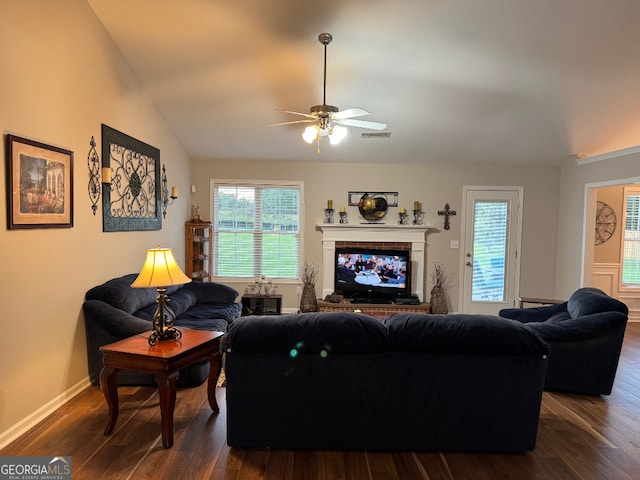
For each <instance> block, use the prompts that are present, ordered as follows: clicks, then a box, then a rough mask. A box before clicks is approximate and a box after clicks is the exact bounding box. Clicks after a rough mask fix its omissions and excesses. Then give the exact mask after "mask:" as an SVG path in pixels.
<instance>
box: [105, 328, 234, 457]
mask: <svg viewBox="0 0 640 480" xmlns="http://www.w3.org/2000/svg"><path fill="white" fill-rule="evenodd" d="M180 331H181V332H182V337H181V338H180V339H179V340H167V341H159V342H157V343H156V344H155V345H153V346H150V345H149V342H148V338H149V334H150V333H146V334H139V335H135V336H133V337H129V338H125V339H124V340H120V341H117V342H114V343H111V344H109V345H105V346H103V347H100V350H101V351H102V363H103V365H104V367H103V368H102V371H101V372H100V386H101V388H102V392H103V393H104V396H105V399H106V400H107V406H108V407H109V421H108V422H107V427H106V428H105V431H104V434H105V435H110V434H111V433H112V432H113V429H114V427H115V425H116V421H117V420H118V410H119V402H118V385H117V377H118V372H119V371H120V370H134V371H137V372H143V373H151V374H153V375H155V380H156V383H157V384H158V390H159V394H160V416H161V423H162V446H163V447H164V448H169V447H171V446H172V445H173V410H174V408H175V405H176V382H177V381H178V371H179V370H181V369H183V368H185V367H188V366H189V365H192V364H193V363H196V362H198V361H201V360H204V359H209V362H210V367H209V379H208V384H207V396H208V399H209V405H210V406H211V410H213V411H214V412H215V413H218V412H219V411H220V409H219V408H218V403H217V402H216V397H215V387H216V381H217V380H218V376H219V375H220V370H221V368H222V364H221V362H220V337H221V336H222V332H212V331H209V330H189V329H186V328H181V329H180Z"/></svg>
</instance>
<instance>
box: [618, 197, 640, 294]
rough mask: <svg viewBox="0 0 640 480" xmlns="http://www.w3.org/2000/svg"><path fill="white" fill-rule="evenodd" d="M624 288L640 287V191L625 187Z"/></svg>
mask: <svg viewBox="0 0 640 480" xmlns="http://www.w3.org/2000/svg"><path fill="white" fill-rule="evenodd" d="M624 192H625V195H624V196H625V211H624V239H623V241H622V242H623V244H622V286H623V287H628V288H639V287H640V189H638V188H637V187H630V188H627V187H625V189H624Z"/></svg>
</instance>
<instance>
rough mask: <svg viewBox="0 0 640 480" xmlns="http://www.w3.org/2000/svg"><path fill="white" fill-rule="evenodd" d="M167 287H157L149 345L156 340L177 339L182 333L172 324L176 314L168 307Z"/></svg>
mask: <svg viewBox="0 0 640 480" xmlns="http://www.w3.org/2000/svg"><path fill="white" fill-rule="evenodd" d="M166 293H167V289H166V288H164V287H158V298H157V299H156V302H158V308H157V309H156V312H155V313H154V314H153V332H151V335H150V336H149V345H154V344H155V343H156V342H157V341H158V340H159V341H161V342H162V341H165V340H178V339H179V338H180V337H182V333H181V332H180V330H178V329H177V328H176V327H174V326H173V321H174V320H175V318H176V314H175V313H174V312H173V310H171V308H170V307H169V305H168V303H169V301H170V300H169V297H167V295H166Z"/></svg>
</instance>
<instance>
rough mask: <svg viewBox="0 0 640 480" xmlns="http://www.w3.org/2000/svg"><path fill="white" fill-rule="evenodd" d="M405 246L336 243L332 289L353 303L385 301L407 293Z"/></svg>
mask: <svg viewBox="0 0 640 480" xmlns="http://www.w3.org/2000/svg"><path fill="white" fill-rule="evenodd" d="M410 279H411V258H410V252H409V251H408V250H397V249H390V248H355V247H336V253H335V286H334V290H335V291H336V293H338V294H341V295H344V297H345V298H348V299H350V300H351V302H353V303H389V302H391V301H393V299H394V298H397V297H409V296H411V285H410Z"/></svg>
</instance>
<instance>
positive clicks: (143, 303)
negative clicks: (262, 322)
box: [82, 273, 242, 386]
mask: <svg viewBox="0 0 640 480" xmlns="http://www.w3.org/2000/svg"><path fill="white" fill-rule="evenodd" d="M136 277H137V274H135V273H132V274H129V275H124V276H122V277H118V278H114V279H112V280H109V281H108V282H105V283H104V284H102V285H98V286H97V287H93V288H92V289H91V290H89V291H88V292H87V293H86V296H85V302H84V304H83V306H82V309H83V312H84V320H85V326H86V334H87V357H88V362H89V377H90V379H91V383H93V384H94V385H98V384H99V382H100V370H101V369H102V353H101V352H100V347H101V346H103V345H106V344H108V343H112V342H115V341H117V340H121V339H123V338H127V337H130V336H132V335H136V334H139V333H144V332H150V331H151V330H152V329H153V326H152V320H153V314H154V313H155V311H156V307H157V303H156V298H157V296H158V292H157V290H156V289H155V288H131V283H132V282H133V281H134V280H135V278H136ZM167 294H168V296H169V300H170V302H169V306H170V307H171V309H172V310H173V311H174V313H175V314H176V320H175V325H176V327H178V328H180V327H186V328H192V329H199V330H214V331H218V332H226V331H227V327H228V325H229V324H230V323H231V322H233V321H234V320H235V319H236V318H238V317H239V316H240V314H241V312H242V306H241V304H240V303H235V300H236V298H237V296H238V292H237V291H236V290H235V289H233V288H231V287H228V286H226V285H222V284H220V283H213V282H191V283H187V284H185V285H178V286H174V287H169V288H167ZM208 374H209V362H208V361H206V360H205V361H203V362H200V363H197V364H195V365H192V366H191V367H188V368H186V369H184V370H182V371H180V378H179V380H178V384H179V385H183V386H184V385H199V384H201V383H202V382H203V381H204V380H205V379H206V378H207V375H208ZM118 383H120V384H121V385H152V384H155V383H154V381H153V377H152V376H150V375H147V374H143V373H138V372H130V371H127V372H122V373H120V375H119V376H118Z"/></svg>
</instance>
